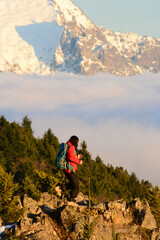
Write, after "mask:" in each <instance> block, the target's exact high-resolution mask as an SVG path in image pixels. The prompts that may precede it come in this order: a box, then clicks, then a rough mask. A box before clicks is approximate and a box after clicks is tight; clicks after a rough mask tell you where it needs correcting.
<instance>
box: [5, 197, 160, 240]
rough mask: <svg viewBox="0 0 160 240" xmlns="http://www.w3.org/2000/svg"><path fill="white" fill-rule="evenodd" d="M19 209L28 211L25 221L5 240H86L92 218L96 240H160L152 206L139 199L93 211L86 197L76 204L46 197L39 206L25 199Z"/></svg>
mask: <svg viewBox="0 0 160 240" xmlns="http://www.w3.org/2000/svg"><path fill="white" fill-rule="evenodd" d="M19 207H20V208H22V207H24V208H25V212H24V216H23V218H22V219H21V220H20V221H19V222H18V223H16V225H15V226H13V227H12V228H11V229H6V230H5V231H4V232H3V233H2V235H1V238H2V239H9V237H10V236H12V235H14V236H17V237H18V236H19V239H32V240H33V239H34V240H42V239H43V240H64V239H71V240H73V239H74V240H76V239H77V240H78V239H79V240H80V239H84V238H83V232H84V224H85V223H86V222H87V216H88V215H89V216H90V220H91V222H92V221H93V220H94V219H96V221H95V226H94V231H93V235H92V237H91V239H92V240H113V239H119V240H125V239H127V240H138V239H139V240H140V239H141V240H142V239H144V240H147V239H148V240H149V239H150V240H158V239H160V229H158V228H157V225H156V221H155V219H154V217H153V215H152V213H151V211H150V207H149V205H148V203H147V202H144V203H143V202H141V201H140V200H139V199H134V200H133V201H132V202H130V203H129V204H128V205H127V204H126V202H125V201H124V200H123V199H121V200H117V201H113V202H104V203H100V204H93V203H92V202H91V207H90V208H89V200H88V198H87V196H84V195H83V194H82V193H79V194H78V197H77V199H76V203H73V202H67V201H63V200H61V199H60V198H59V197H57V196H55V195H50V194H48V193H42V195H41V199H40V201H38V202H37V201H35V200H33V199H31V198H29V197H27V195H24V197H23V199H21V200H19ZM89 209H90V211H89ZM1 222H2V220H1ZM5 224H7V223H3V225H5ZM9 224H11V223H9Z"/></svg>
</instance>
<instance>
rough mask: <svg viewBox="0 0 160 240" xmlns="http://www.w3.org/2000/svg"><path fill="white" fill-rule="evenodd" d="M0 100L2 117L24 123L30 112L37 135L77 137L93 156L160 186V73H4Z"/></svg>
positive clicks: (1, 81) (64, 137) (0, 74)
mask: <svg viewBox="0 0 160 240" xmlns="http://www.w3.org/2000/svg"><path fill="white" fill-rule="evenodd" d="M0 99H1V101H0V115H4V116H5V117H6V118H7V119H8V120H9V121H18V122H22V118H23V117H24V116H25V115H26V114H27V115H28V117H29V118H30V119H31V120H32V126H33V131H34V132H35V135H36V136H40V137H41V136H42V135H43V134H44V132H45V131H47V130H48V128H51V129H52V131H53V133H54V134H55V135H56V136H57V137H58V138H59V141H60V142H64V141H67V140H68V138H69V137H70V136H71V135H73V134H74V135H78V136H79V138H80V142H82V140H85V141H86V142H87V145H88V151H89V152H90V153H91V154H92V157H93V159H95V157H96V156H97V155H99V156H100V157H101V158H102V160H103V161H104V163H105V164H108V163H109V164H112V165H113V166H115V167H116V166H122V167H123V168H124V169H127V170H128V172H129V173H131V172H135V173H136V175H137V176H138V178H139V179H140V180H142V179H145V180H149V181H151V182H152V183H153V184H154V185H156V184H159V186H160V175H159V169H160V150H159V143H160V111H159V109H160V74H144V75H138V76H132V77H123V78H122V77H117V76H112V75H107V74H98V75H95V76H92V77H85V76H74V75H70V74H66V73H56V74H55V75H54V76H43V77H42V76H41V77H40V76H36V75H16V74H13V73H0Z"/></svg>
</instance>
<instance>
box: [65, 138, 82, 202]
mask: <svg viewBox="0 0 160 240" xmlns="http://www.w3.org/2000/svg"><path fill="white" fill-rule="evenodd" d="M78 142H79V138H78V137H77V136H72V137H70V139H69V140H68V142H67V145H68V146H69V147H68V150H67V154H66V160H67V161H68V162H69V163H70V165H71V166H72V167H73V170H69V169H68V170H64V173H65V175H66V177H67V179H68V180H69V188H70V189H71V194H70V197H69V199H68V200H69V201H73V202H75V198H76V197H77V194H78V193H79V179H78V175H77V164H83V161H82V160H81V158H82V155H81V154H78V151H77V147H78Z"/></svg>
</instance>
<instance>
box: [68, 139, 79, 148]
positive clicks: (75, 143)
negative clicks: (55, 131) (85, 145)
mask: <svg viewBox="0 0 160 240" xmlns="http://www.w3.org/2000/svg"><path fill="white" fill-rule="evenodd" d="M69 141H70V143H72V145H73V146H75V147H76V148H77V147H78V142H79V138H78V137H77V136H72V137H70V139H69Z"/></svg>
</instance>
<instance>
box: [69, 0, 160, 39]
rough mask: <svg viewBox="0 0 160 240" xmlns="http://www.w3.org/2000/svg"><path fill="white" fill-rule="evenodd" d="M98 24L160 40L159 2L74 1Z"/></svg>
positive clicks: (120, 0)
mask: <svg viewBox="0 0 160 240" xmlns="http://www.w3.org/2000/svg"><path fill="white" fill-rule="evenodd" d="M72 2H73V3H75V4H76V5H77V6H78V7H80V9H81V10H82V11H83V12H84V13H85V14H86V15H87V16H88V17H89V18H90V19H91V20H92V21H93V22H94V23H95V24H96V25H100V26H105V27H106V28H108V29H112V30H113V31H121V32H122V33H126V32H133V33H138V34H139V35H141V36H146V35H149V36H152V37H156V38H160V14H159V13H160V1H159V0H134V1H133V0H112V1H111V0H98V1H97V0H72Z"/></svg>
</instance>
